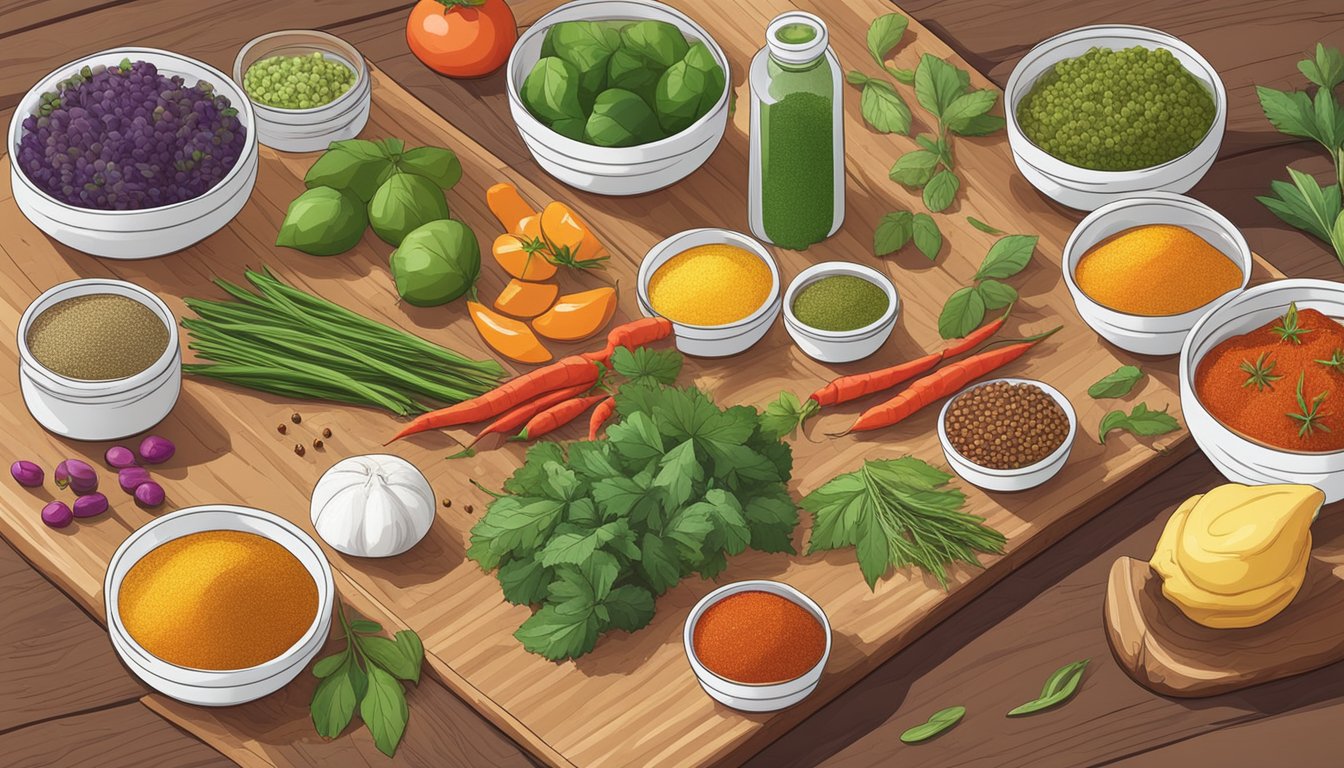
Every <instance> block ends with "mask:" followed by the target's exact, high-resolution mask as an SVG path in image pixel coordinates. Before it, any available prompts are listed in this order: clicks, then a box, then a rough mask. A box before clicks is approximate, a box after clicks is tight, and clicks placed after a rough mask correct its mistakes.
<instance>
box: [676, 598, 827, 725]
mask: <svg viewBox="0 0 1344 768" xmlns="http://www.w3.org/2000/svg"><path fill="white" fill-rule="evenodd" d="M684 642H685V646H686V658H687V659H688V660H689V661H690V663H691V669H692V670H693V671H694V672H695V676H696V678H697V679H698V680H699V681H700V687H702V688H704V689H705V693H708V694H709V695H710V696H711V697H713V698H714V699H715V700H716V701H718V702H720V703H722V704H726V705H728V706H730V707H732V708H733V709H740V710H743V711H746V712H774V711H775V710H779V709H784V708H785V707H790V706H793V705H794V704H797V703H798V702H800V701H802V700H803V699H805V698H807V696H808V694H810V693H812V691H813V690H815V689H816V687H817V683H818V681H820V680H821V672H822V670H823V669H824V668H825V667H826V660H827V659H828V658H830V655H831V624H830V622H829V621H827V619H826V613H825V612H824V611H822V610H821V608H820V607H819V606H818V605H817V604H816V603H814V602H813V601H812V600H811V599H810V598H808V597H807V595H804V594H803V593H802V592H799V591H798V590H796V589H794V588H793V587H790V586H789V585H788V584H781V583H780V582H777V581H764V580H755V581H739V582H736V583H733V584H728V585H726V586H723V587H719V588H718V589H716V590H714V591H713V592H710V593H709V594H708V595H705V596H704V597H703V598H701V599H700V602H698V603H696V605H695V607H694V608H692V609H691V613H690V616H688V617H687V619H686V630H685V633H684Z"/></svg>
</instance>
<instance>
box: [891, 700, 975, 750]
mask: <svg viewBox="0 0 1344 768" xmlns="http://www.w3.org/2000/svg"><path fill="white" fill-rule="evenodd" d="M965 716H966V708H965V707H948V708H947V709H940V710H938V711H937V712H934V713H933V714H932V715H929V720H928V722H925V723H920V724H919V725H916V726H915V727H914V728H910V729H909V730H907V731H905V732H904V733H902V734H901V741H903V742H905V743H906V744H918V743H920V742H921V741H928V740H929V739H932V738H933V737H934V736H937V735H938V734H940V733H942V732H944V731H946V730H947V729H949V728H951V727H952V726H954V725H956V724H957V723H959V722H961V718H963V717H965Z"/></svg>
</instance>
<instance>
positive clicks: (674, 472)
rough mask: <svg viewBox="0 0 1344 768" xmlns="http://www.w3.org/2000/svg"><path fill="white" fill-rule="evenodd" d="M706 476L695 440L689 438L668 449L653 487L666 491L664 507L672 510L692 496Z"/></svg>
mask: <svg viewBox="0 0 1344 768" xmlns="http://www.w3.org/2000/svg"><path fill="white" fill-rule="evenodd" d="M704 477H705V470H704V467H702V466H700V462H699V461H697V460H696V458H695V442H694V441H693V440H691V439H687V440H685V441H683V442H681V443H680V444H678V445H677V446H676V447H674V448H673V449H672V450H670V451H668V452H667V453H666V454H665V455H664V456H663V458H662V459H661V460H660V461H659V462H658V474H656V475H654V477H653V487H654V488H661V489H662V490H663V491H664V496H663V505H664V508H665V509H667V510H669V511H671V510H673V509H676V508H678V507H680V506H682V505H683V504H685V503H686V502H687V501H688V500H690V498H691V491H692V488H693V487H694V485H695V484H696V483H698V482H700V481H702V480H704Z"/></svg>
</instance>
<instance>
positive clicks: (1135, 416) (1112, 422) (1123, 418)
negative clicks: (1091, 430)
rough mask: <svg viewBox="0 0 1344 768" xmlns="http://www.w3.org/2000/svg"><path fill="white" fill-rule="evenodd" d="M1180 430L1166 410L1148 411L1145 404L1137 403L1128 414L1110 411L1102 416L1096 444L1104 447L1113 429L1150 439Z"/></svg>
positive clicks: (1173, 417)
mask: <svg viewBox="0 0 1344 768" xmlns="http://www.w3.org/2000/svg"><path fill="white" fill-rule="evenodd" d="M1180 428H1181V424H1180V422H1178V421H1176V417H1175V416H1172V415H1171V414H1169V413H1167V409H1166V408H1163V409H1162V410H1160V411H1150V410H1148V405H1147V404H1146V403H1139V404H1137V405H1135V406H1134V408H1133V409H1131V410H1130V412H1129V413H1125V412H1124V411H1111V412H1110V413H1108V414H1106V415H1105V416H1102V417H1101V426H1100V427H1099V428H1098V429H1097V442H1099V443H1101V444H1103V445H1105V444H1106V435H1107V434H1109V433H1110V431H1111V430H1113V429H1123V430H1124V431H1126V432H1129V433H1130V434H1134V435H1139V436H1141V437H1152V436H1154V435H1165V434H1167V433H1168V432H1175V431H1176V430H1178V429H1180Z"/></svg>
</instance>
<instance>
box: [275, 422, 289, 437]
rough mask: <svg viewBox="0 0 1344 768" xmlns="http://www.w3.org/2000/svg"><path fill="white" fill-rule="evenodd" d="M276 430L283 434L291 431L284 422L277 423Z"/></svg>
mask: <svg viewBox="0 0 1344 768" xmlns="http://www.w3.org/2000/svg"><path fill="white" fill-rule="evenodd" d="M275 431H276V432H279V433H280V434H282V435H283V434H285V432H287V431H289V429H288V428H287V427H286V426H285V425H284V424H277V425H275Z"/></svg>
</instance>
